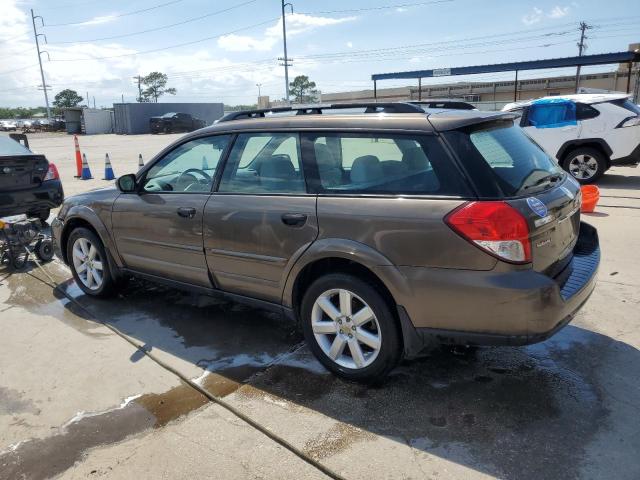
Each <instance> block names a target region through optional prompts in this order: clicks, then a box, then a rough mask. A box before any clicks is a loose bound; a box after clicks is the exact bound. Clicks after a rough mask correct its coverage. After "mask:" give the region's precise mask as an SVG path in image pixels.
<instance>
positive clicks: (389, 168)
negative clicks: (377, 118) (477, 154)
mask: <svg viewBox="0 0 640 480" xmlns="http://www.w3.org/2000/svg"><path fill="white" fill-rule="evenodd" d="M306 140H307V141H308V142H309V143H310V144H311V146H312V148H310V150H312V152H313V155H314V162H313V168H312V170H313V171H314V172H315V175H314V176H315V179H314V180H315V184H316V187H317V189H318V190H319V191H320V192H324V193H335V194H355V193H370V194H394V195H402V194H424V195H446V196H466V195H468V194H469V191H468V189H467V186H466V184H465V182H464V180H463V179H462V177H461V174H460V173H459V172H458V170H457V169H456V167H455V165H454V164H453V163H452V159H451V158H450V157H449V155H448V154H447V153H446V151H445V150H444V148H443V146H442V145H441V144H440V142H439V140H438V139H437V138H436V137H433V136H408V135H388V134H359V133H326V134H308V136H307V137H306Z"/></svg>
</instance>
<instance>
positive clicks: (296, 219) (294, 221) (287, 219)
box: [282, 213, 307, 227]
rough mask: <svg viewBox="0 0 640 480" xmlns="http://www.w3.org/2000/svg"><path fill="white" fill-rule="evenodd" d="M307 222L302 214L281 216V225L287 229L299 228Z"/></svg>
mask: <svg viewBox="0 0 640 480" xmlns="http://www.w3.org/2000/svg"><path fill="white" fill-rule="evenodd" d="M306 222H307V216H306V215H305V214H304V213H285V214H283V215H282V223H284V224H285V225H287V226H289V227H301V226H303V225H304V224H305V223H306Z"/></svg>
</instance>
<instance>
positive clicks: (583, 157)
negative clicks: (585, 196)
mask: <svg viewBox="0 0 640 480" xmlns="http://www.w3.org/2000/svg"><path fill="white" fill-rule="evenodd" d="M562 167H563V168H564V169H565V170H566V171H567V172H569V173H570V174H571V176H573V178H575V179H576V180H577V181H578V182H580V183H581V184H583V185H586V184H588V183H593V182H595V181H596V180H598V179H599V178H600V177H601V176H602V175H603V174H604V172H605V171H606V170H607V158H606V157H605V155H604V154H603V153H601V152H600V151H598V150H596V149H594V148H589V147H583V148H577V149H576V150H573V151H571V152H569V154H568V155H567V156H566V157H565V159H564V161H563V162H562Z"/></svg>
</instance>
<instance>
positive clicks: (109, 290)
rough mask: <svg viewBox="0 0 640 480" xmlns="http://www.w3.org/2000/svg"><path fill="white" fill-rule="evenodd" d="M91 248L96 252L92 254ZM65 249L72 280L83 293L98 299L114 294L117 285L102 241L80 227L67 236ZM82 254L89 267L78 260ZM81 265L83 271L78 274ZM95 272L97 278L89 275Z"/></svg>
mask: <svg viewBox="0 0 640 480" xmlns="http://www.w3.org/2000/svg"><path fill="white" fill-rule="evenodd" d="M87 242H88V245H87ZM75 247H78V249H79V250H78V252H77V256H76V257H74V248H75ZM91 247H93V248H95V249H96V252H93V253H92V250H91ZM66 248H67V259H68V260H69V267H71V273H73V279H74V280H75V281H76V284H77V285H78V287H80V289H81V290H82V291H83V292H84V293H86V294H87V295H89V296H92V297H99V298H107V297H110V296H112V295H114V294H115V293H116V290H117V288H116V287H117V285H116V282H115V280H114V276H113V274H112V272H111V268H110V265H109V260H108V256H107V252H106V250H105V248H104V245H103V244H102V241H101V240H100V238H98V236H97V235H96V234H95V233H93V232H92V231H91V230H89V229H87V228H82V227H79V228H76V229H74V230H73V231H72V232H71V234H70V235H69V239H68V240H67V246H66ZM82 254H84V256H85V258H86V259H87V260H88V261H90V262H91V263H90V264H89V265H86V261H82V259H81V258H80V255H82ZM91 255H94V256H93V259H91V257H90V256H91ZM97 263H99V264H100V267H101V268H99V267H98V265H97ZM83 264H84V267H85V269H84V271H83V270H80V272H78V269H80V268H81V267H82V266H83ZM96 270H97V273H98V274H99V276H98V277H96V276H94V273H91V272H95V271H96ZM85 272H87V273H85ZM100 273H101V274H100ZM89 276H91V279H89Z"/></svg>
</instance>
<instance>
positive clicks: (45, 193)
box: [0, 136, 64, 220]
mask: <svg viewBox="0 0 640 480" xmlns="http://www.w3.org/2000/svg"><path fill="white" fill-rule="evenodd" d="M63 200H64V193H63V190H62V183H61V182H60V176H59V175H58V169H57V168H56V166H55V165H54V164H53V163H49V162H48V161H47V159H46V158H45V156H44V155H39V154H36V153H33V152H32V151H31V150H29V149H28V148H27V147H26V146H24V145H22V144H20V143H18V142H17V141H15V140H14V139H12V138H9V137H5V136H0V217H6V216H10V215H23V214H26V215H27V216H28V217H38V218H40V219H41V220H46V219H47V218H49V213H50V210H51V209H52V208H56V207H59V206H60V205H61V204H62V201H63Z"/></svg>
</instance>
